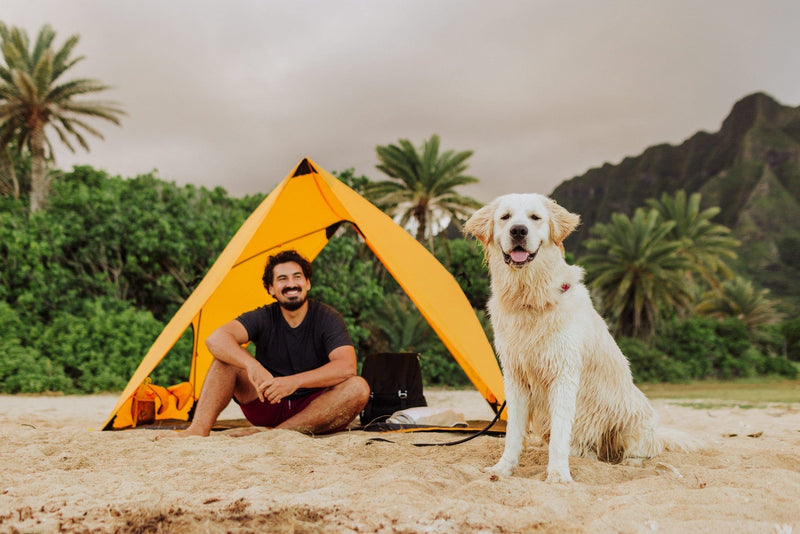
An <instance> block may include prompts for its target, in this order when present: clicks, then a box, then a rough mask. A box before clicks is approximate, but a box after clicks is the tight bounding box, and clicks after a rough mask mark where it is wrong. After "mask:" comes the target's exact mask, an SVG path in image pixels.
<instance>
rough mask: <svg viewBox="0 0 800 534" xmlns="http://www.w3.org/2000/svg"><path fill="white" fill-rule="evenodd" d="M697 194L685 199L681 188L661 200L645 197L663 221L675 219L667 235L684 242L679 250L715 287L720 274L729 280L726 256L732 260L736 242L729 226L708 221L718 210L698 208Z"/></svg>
mask: <svg viewBox="0 0 800 534" xmlns="http://www.w3.org/2000/svg"><path fill="white" fill-rule="evenodd" d="M700 198H701V195H700V193H693V194H692V195H691V196H690V197H689V198H688V199H687V198H686V192H685V191H683V190H681V191H678V192H677V193H675V196H673V197H671V196H669V195H667V194H666V193H664V194H662V195H661V200H660V201H658V200H656V199H649V200H648V201H647V204H648V205H649V206H650V207H651V208H652V209H654V210H656V211H657V212H658V213H659V215H660V216H661V219H662V220H664V221H675V225H674V226H673V227H672V231H671V232H670V233H669V234H668V237H669V238H671V239H674V240H683V241H685V243H684V245H683V253H684V254H686V255H687V256H688V257H689V258H690V260H691V261H692V263H693V265H694V268H695V269H696V271H697V272H698V273H699V274H700V278H701V279H703V280H705V281H706V282H708V284H709V285H710V286H711V287H719V285H720V275H721V276H722V277H723V278H726V279H729V278H731V277H732V276H733V272H732V271H731V270H730V268H729V267H728V264H727V263H726V261H725V260H726V259H731V260H732V259H736V252H734V249H736V248H737V247H738V246H739V244H740V243H739V241H738V240H737V239H735V238H733V237H732V236H731V235H730V232H731V231H730V229H729V228H728V227H726V226H723V225H721V224H715V223H713V222H711V219H713V218H714V217H715V216H716V215H717V214H718V213H719V211H720V209H719V207H716V206H715V207H712V208H707V209H705V210H702V211H701V210H700Z"/></svg>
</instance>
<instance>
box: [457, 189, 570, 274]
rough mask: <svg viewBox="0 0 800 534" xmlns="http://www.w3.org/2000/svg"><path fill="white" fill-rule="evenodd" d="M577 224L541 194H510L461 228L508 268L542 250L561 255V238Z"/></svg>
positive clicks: (530, 258) (563, 210)
mask: <svg viewBox="0 0 800 534" xmlns="http://www.w3.org/2000/svg"><path fill="white" fill-rule="evenodd" d="M579 223H580V217H579V216H578V215H576V214H574V213H570V212H569V211H567V210H565V209H564V208H562V207H561V206H559V205H558V204H556V202H555V201H553V200H551V199H549V198H547V197H546V196H544V195H539V194H535V193H531V194H511V195H503V196H501V197H498V198H496V199H494V200H493V201H492V202H491V203H489V204H487V205H486V206H484V207H482V208H481V209H479V210H478V211H476V212H475V213H474V214H473V215H472V217H470V219H469V220H468V221H467V223H466V224H465V225H464V231H465V232H467V233H469V234H472V235H474V236H475V237H476V238H478V240H480V242H481V243H483V246H484V247H485V248H486V250H487V252H488V251H491V250H492V247H494V251H496V252H499V253H501V254H502V258H503V261H505V263H506V264H507V265H509V266H511V267H516V268H519V267H523V266H525V265H526V264H528V263H530V262H531V261H533V260H534V259H535V258H536V255H537V254H539V251H540V250H541V248H542V247H546V246H547V245H555V246H557V247H558V248H560V249H561V252H562V254H563V251H564V245H563V244H562V243H563V241H564V239H565V238H566V237H567V236H568V235H569V234H570V233H572V231H573V230H575V228H577V227H578V224H579Z"/></svg>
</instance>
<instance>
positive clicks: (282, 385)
mask: <svg viewBox="0 0 800 534" xmlns="http://www.w3.org/2000/svg"><path fill="white" fill-rule="evenodd" d="M328 358H329V359H330V362H328V363H326V364H325V365H323V366H322V367H318V368H316V369H313V370H311V371H306V372H304V373H298V374H296V375H291V376H280V377H276V378H273V379H271V380H270V381H269V383H262V384H261V385H258V386H256V389H258V390H259V395H261V394H262V391H263V395H264V398H265V399H267V400H268V401H269V402H271V403H273V404H274V403H277V402H280V400H281V399H282V398H284V397H288V396H289V395H291V394H292V393H294V392H295V391H297V390H298V389H300V388H327V387H331V386H335V385H336V384H340V383H342V382H344V381H345V380H347V379H348V378H350V377H351V376H356V371H357V369H358V368H357V366H356V351H355V349H354V348H353V347H352V346H351V345H343V346H341V347H337V348H335V349H333V350H332V351H331V352H330V354H329V355H328ZM262 387H263V389H262Z"/></svg>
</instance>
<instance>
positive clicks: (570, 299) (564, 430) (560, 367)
mask: <svg viewBox="0 0 800 534" xmlns="http://www.w3.org/2000/svg"><path fill="white" fill-rule="evenodd" d="M579 222H580V217H579V216H578V215H576V214H574V213H570V212H569V211H567V210H565V209H564V208H563V207H561V206H559V205H558V204H557V203H556V202H554V201H553V200H551V199H549V198H547V197H545V196H543V195H538V194H511V195H505V196H501V197H499V198H497V199H495V200H494V201H493V202H491V203H490V204H488V205H486V206H484V207H483V208H481V209H479V210H478V211H476V212H475V213H474V214H473V215H472V217H471V218H470V219H469V220H468V221H467V223H466V225H465V227H464V230H465V232H467V233H469V234H472V235H474V236H475V237H476V238H478V239H479V240H480V241H481V243H483V246H484V248H485V250H486V258H487V262H488V266H489V274H490V277H491V298H490V299H489V304H488V311H489V315H490V317H491V322H492V327H493V328H494V336H495V349H496V350H497V354H498V356H499V358H500V362H501V364H502V367H503V379H504V386H505V397H506V401H507V409H508V425H507V430H506V443H505V451H504V452H503V456H502V457H501V458H500V461H499V462H497V464H496V465H495V466H494V467H492V468H491V469H490V471H492V472H494V473H496V474H500V475H510V474H511V473H512V472H513V470H514V468H515V467H516V466H517V465H518V463H519V456H520V453H521V452H522V449H523V439H524V436H525V434H526V432H527V429H528V427H529V425H530V426H531V428H532V430H533V431H534V432H535V433H536V434H537V435H538V436H539V437H541V438H542V439H544V440H545V441H548V442H549V460H548V465H547V481H548V482H571V481H572V476H571V475H570V471H569V455H570V454H572V455H575V456H585V457H591V458H597V459H599V460H603V461H608V462H613V463H617V462H620V461H622V460H623V459H626V458H650V457H653V456H656V455H658V454H660V453H661V452H662V451H663V450H664V448H665V446H666V445H668V444H669V446H670V447H671V448H672V447H675V448H679V449H680V448H684V445H685V443H684V441H685V440H684V439H683V438H681V437H670V438H668V437H667V434H666V433H662V432H659V436H657V435H656V424H657V415H656V414H655V412H654V410H653V408H652V407H651V405H650V403H649V402H648V400H647V398H645V396H644V394H643V393H642V392H641V391H640V390H639V389H638V388H637V387H636V386H634V384H633V379H632V377H631V371H630V367H629V364H628V360H627V359H626V358H625V356H624V355H623V354H622V352H621V351H620V349H619V347H617V344H616V342H615V341H614V339H613V338H612V337H611V334H610V333H609V331H608V328H607V326H606V324H605V322H604V321H603V319H602V318H601V317H600V315H599V314H598V313H597V312H596V311H595V309H594V307H593V306H592V302H591V299H590V297H589V292H588V290H587V289H586V287H585V286H584V285H583V283H582V279H583V270H582V269H581V268H580V267H578V266H575V265H569V264H567V263H566V262H565V261H564V248H563V245H562V242H563V241H564V239H565V238H566V237H567V236H568V235H569V234H570V233H571V232H572V231H574V230H575V228H576V227H577V226H578V224H579Z"/></svg>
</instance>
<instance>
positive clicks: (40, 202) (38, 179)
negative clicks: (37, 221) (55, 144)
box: [30, 124, 50, 213]
mask: <svg viewBox="0 0 800 534" xmlns="http://www.w3.org/2000/svg"><path fill="white" fill-rule="evenodd" d="M30 143H31V144H30V147H31V213H36V212H37V211H39V210H40V209H42V208H44V203H45V200H47V192H48V188H49V185H50V183H49V180H48V179H47V166H46V162H45V158H44V125H43V124H37V125H36V126H34V128H33V129H32V131H31V141H30Z"/></svg>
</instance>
